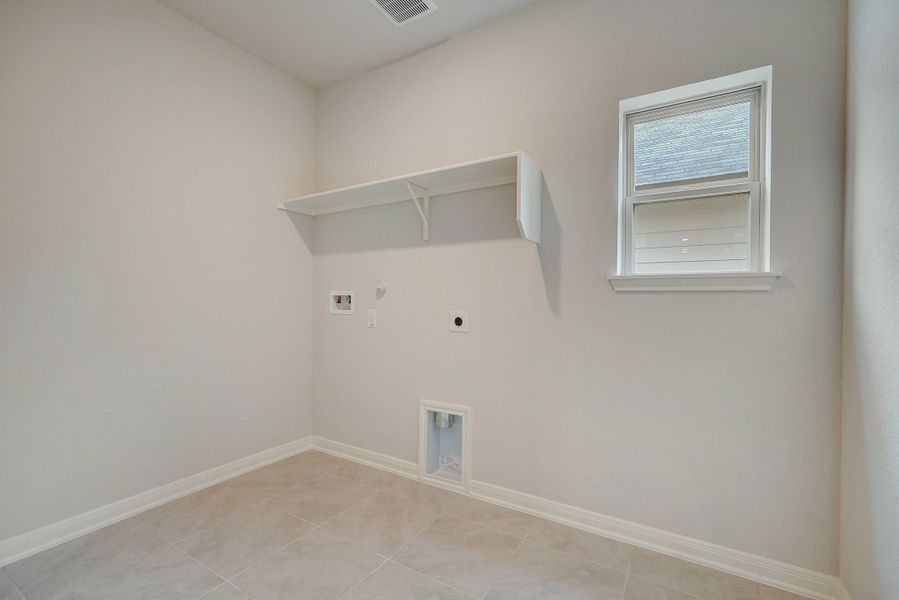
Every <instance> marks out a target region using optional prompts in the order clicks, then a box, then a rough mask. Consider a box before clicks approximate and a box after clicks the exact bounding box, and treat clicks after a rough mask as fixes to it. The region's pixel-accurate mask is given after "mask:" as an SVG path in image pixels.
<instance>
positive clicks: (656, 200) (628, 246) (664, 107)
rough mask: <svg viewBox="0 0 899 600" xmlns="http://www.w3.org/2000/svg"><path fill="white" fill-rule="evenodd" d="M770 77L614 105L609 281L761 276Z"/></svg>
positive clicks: (735, 78)
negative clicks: (614, 223)
mask: <svg viewBox="0 0 899 600" xmlns="http://www.w3.org/2000/svg"><path fill="white" fill-rule="evenodd" d="M770 92H771V68H770V67H764V68H761V69H754V70H752V71H747V72H744V73H739V74H737V75H731V76H728V77H722V78H719V79H715V80H711V81H707V82H702V83H699V84H693V85H688V86H683V87H680V88H676V89H673V90H667V91H664V92H659V93H655V94H649V95H646V96H640V97H638V98H632V99H630V100H624V101H622V102H621V105H620V107H621V108H620V111H619V112H620V119H621V121H620V132H621V140H620V149H621V152H620V162H621V164H620V168H621V171H620V175H619V178H620V181H619V190H620V198H619V245H618V251H619V257H618V275H619V278H621V276H624V277H627V276H644V277H645V276H656V278H658V279H664V278H665V277H670V276H683V275H688V274H689V275H691V276H692V277H699V278H700V279H702V275H710V276H720V275H726V274H738V273H743V274H753V273H765V274H767V272H768V271H770V264H769V256H768V215H769V209H768V202H769V188H768V182H769V180H770V162H769V160H770V106H771V104H770Z"/></svg>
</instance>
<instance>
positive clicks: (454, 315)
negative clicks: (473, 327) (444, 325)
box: [449, 310, 468, 333]
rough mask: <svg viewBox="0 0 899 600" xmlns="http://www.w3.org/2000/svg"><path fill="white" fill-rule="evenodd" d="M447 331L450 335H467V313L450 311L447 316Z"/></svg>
mask: <svg viewBox="0 0 899 600" xmlns="http://www.w3.org/2000/svg"><path fill="white" fill-rule="evenodd" d="M449 330H450V332H452V333H468V311H465V310H451V311H450V314H449Z"/></svg>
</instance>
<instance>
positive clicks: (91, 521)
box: [0, 438, 312, 567]
mask: <svg viewBox="0 0 899 600" xmlns="http://www.w3.org/2000/svg"><path fill="white" fill-rule="evenodd" d="M311 447H312V440H311V438H302V439H299V440H295V441H293V442H288V443H286V444H282V445H280V446H276V447H274V448H269V449H268V450H263V451H262V452H257V453H256V454H253V455H251V456H247V457H244V458H240V459H238V460H235V461H233V462H230V463H228V464H224V465H220V466H218V467H214V468H212V469H209V470H208V471H203V472H202V473H197V474H196V475H191V476H189V477H185V478H184V479H179V480H178V481H173V482H172V483H167V484H165V485H162V486H159V487H157V488H154V489H152V490H149V491H146V492H142V493H140V494H136V495H134V496H131V497H130V498H125V499H123V500H118V501H116V502H113V503H111V504H107V505H105V506H101V507H99V508H95V509H93V510H90V511H88V512H85V513H82V514H80V515H76V516H74V517H71V518H68V519H64V520H62V521H58V522H56V523H53V524H51V525H47V526H46V527H41V528H40V529H35V530H32V531H29V532H27V533H23V534H21V535H17V536H15V537H11V538H8V539H6V540H2V541H0V567H2V566H5V565H8V564H11V563H14V562H16V561H17V560H21V559H23V558H25V557H27V556H31V555H32V554H37V553H38V552H41V551H43V550H46V549H47V548H52V547H53V546H58V545H59V544H63V543H65V542H68V541H69V540H73V539H75V538H77V537H79V536H82V535H84V534H87V533H90V532H92V531H96V530H98V529H101V528H103V527H106V526H107V525H112V524H113V523H117V522H118V521H122V520H124V519H127V518H128V517H132V516H134V515H136V514H139V513H142V512H144V511H147V510H150V509H151V508H155V507H157V506H159V505H160V504H165V503H166V502H170V501H172V500H175V499H177V498H180V497H181V496H186V495H188V494H192V493H194V492H196V491H199V490H201V489H203V488H207V487H209V486H211V485H215V484H216V483H220V482H222V481H225V480H226V479H231V478H232V477H236V476H238V475H241V474H242V473H246V472H247V471H252V470H253V469H258V468H259V467H264V466H265V465H268V464H271V463H273V462H277V461H279V460H282V459H284V458H287V457H288V456H293V455H295V454H299V453H301V452H305V451H306V450H308V449H310V448H311Z"/></svg>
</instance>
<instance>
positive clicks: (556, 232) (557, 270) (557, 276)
mask: <svg viewBox="0 0 899 600" xmlns="http://www.w3.org/2000/svg"><path fill="white" fill-rule="evenodd" d="M540 220H541V223H540V237H541V240H542V241H541V243H540V245H539V246H538V247H537V253H538V254H539V255H540V270H541V271H542V272H543V287H544V289H545V290H546V301H547V303H548V304H549V308H550V310H551V311H552V313H553V314H554V315H556V316H559V314H560V313H561V306H560V303H559V286H560V285H561V280H562V228H561V227H560V226H559V220H558V219H557V218H556V208H555V206H553V199H552V196H550V194H549V189H548V188H547V187H546V179H544V180H543V202H542V204H541V209H540Z"/></svg>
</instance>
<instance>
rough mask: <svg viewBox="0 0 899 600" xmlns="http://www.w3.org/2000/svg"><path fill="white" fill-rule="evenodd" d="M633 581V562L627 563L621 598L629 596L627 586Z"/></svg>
mask: <svg viewBox="0 0 899 600" xmlns="http://www.w3.org/2000/svg"><path fill="white" fill-rule="evenodd" d="M630 580H631V561H627V571H625V573H624V587H622V588H621V597H622V598H624V597H625V596H627V584H628V582H629V581H630Z"/></svg>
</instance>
